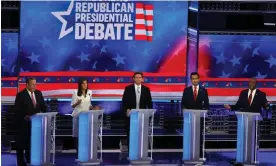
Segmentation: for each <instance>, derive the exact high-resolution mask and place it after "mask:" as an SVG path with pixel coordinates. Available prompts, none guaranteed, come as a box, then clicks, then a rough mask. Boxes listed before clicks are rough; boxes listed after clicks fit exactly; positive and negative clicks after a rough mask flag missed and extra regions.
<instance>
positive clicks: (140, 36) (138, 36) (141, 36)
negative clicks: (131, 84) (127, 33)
mask: <svg viewBox="0 0 276 166" xmlns="http://www.w3.org/2000/svg"><path fill="white" fill-rule="evenodd" d="M147 39H148V38H147V36H146V35H135V40H147Z"/></svg>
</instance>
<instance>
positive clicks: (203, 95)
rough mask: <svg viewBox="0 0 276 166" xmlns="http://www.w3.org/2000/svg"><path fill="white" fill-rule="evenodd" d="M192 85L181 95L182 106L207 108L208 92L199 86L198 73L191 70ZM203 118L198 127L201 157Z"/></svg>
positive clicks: (201, 153)
mask: <svg viewBox="0 0 276 166" xmlns="http://www.w3.org/2000/svg"><path fill="white" fill-rule="evenodd" d="M190 79H191V82H192V86H190V87H186V88H185V89H184V92H183V96H182V108H183V109H184V108H186V109H200V110H203V109H204V110H208V109H209V97H208V92H207V90H206V89H205V88H203V87H200V86H199V82H200V79H199V74H198V73H197V72H193V73H191V75H190ZM202 125H203V118H201V127H200V157H203V152H202V150H201V149H202V144H203V143H202V142H203V137H202V129H203V126H202Z"/></svg>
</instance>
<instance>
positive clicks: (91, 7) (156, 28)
mask: <svg viewBox="0 0 276 166" xmlns="http://www.w3.org/2000/svg"><path fill="white" fill-rule="evenodd" d="M187 11H188V10H187V2H185V1H184V2H176V1H171V2H167V1H141V2H138V1H135V2H133V1H129V2H128V1H109V2H107V1H102V2H94V1H76V2H74V1H62V2H61V1H60V2H58V1H48V2H33V1H24V2H21V28H20V43H22V45H21V47H20V49H21V52H20V55H19V60H20V64H21V65H20V67H21V70H22V71H27V72H36V73H35V74H34V73H29V74H28V73H25V74H22V77H24V76H26V75H28V76H30V75H31V76H35V77H39V78H38V80H41V82H38V83H39V85H38V88H39V89H41V90H42V91H44V92H45V95H46V96H66V95H67V96H70V95H71V93H72V91H71V90H72V89H75V88H77V85H76V82H77V80H78V78H79V77H80V76H86V77H88V78H89V82H90V83H92V85H91V86H90V87H91V89H92V90H93V94H94V96H105V97H111V96H118V95H121V94H122V91H123V89H124V87H125V86H126V85H127V84H129V83H131V82H132V74H133V72H134V71H140V72H143V73H144V75H145V77H146V79H145V82H146V83H150V84H151V85H149V86H150V88H151V91H152V92H153V95H155V96H167V95H168V94H169V93H168V92H171V91H174V92H175V93H177V95H180V94H181V93H182V91H183V88H184V86H185V85H184V83H185V76H186V36H187V35H186V29H187ZM57 76H58V77H57ZM45 80H46V81H45ZM19 81H20V83H22V87H21V88H23V86H24V85H23V83H24V78H22V79H20V80H19ZM46 82H47V85H43V84H44V83H46ZM49 84H51V86H49ZM21 88H20V89H21Z"/></svg>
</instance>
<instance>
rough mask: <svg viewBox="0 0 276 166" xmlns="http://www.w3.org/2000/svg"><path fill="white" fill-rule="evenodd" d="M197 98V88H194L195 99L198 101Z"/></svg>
mask: <svg viewBox="0 0 276 166" xmlns="http://www.w3.org/2000/svg"><path fill="white" fill-rule="evenodd" d="M196 96H197V90H196V86H195V87H194V99H195V100H196Z"/></svg>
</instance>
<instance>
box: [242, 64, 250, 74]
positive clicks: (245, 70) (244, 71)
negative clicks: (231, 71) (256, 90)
mask: <svg viewBox="0 0 276 166" xmlns="http://www.w3.org/2000/svg"><path fill="white" fill-rule="evenodd" d="M248 66H249V65H248V64H247V65H246V66H245V67H244V69H243V73H247V68H248Z"/></svg>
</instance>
